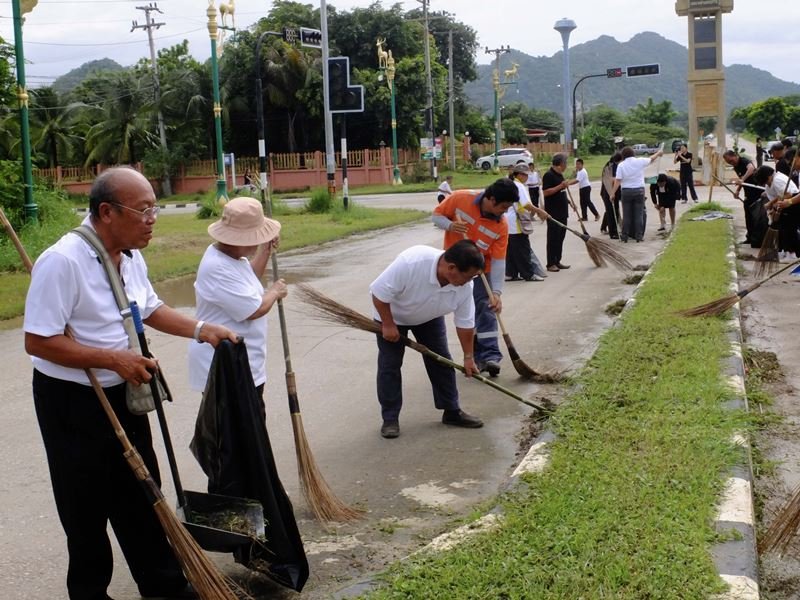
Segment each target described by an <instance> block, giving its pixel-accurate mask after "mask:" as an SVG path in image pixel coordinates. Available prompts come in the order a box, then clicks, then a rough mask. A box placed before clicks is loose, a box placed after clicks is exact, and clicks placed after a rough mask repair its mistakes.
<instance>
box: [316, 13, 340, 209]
mask: <svg viewBox="0 0 800 600" xmlns="http://www.w3.org/2000/svg"><path fill="white" fill-rule="evenodd" d="M319 20H320V31H321V32H322V109H323V111H322V112H323V115H324V120H325V171H326V174H327V179H328V194H329V195H330V196H331V197H333V196H335V195H336V156H335V155H334V149H333V116H332V115H331V99H330V89H329V88H330V85H329V83H330V82H329V81H328V6H327V4H326V3H325V0H320V3H319Z"/></svg>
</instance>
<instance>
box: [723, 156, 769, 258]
mask: <svg viewBox="0 0 800 600" xmlns="http://www.w3.org/2000/svg"><path fill="white" fill-rule="evenodd" d="M722 160H724V161H725V162H726V163H728V164H729V165H730V166H732V167H733V170H734V172H735V173H736V176H737V179H736V180H735V182H736V191H735V192H734V194H733V197H734V198H736V199H737V200H741V198H740V197H739V192H740V191H741V190H742V188H743V187H744V202H743V206H744V224H745V228H746V230H747V235H746V236H745V239H744V241H743V242H742V244H750V247H751V248H759V247H761V241H762V237H763V236H761V235H760V233H759V232H757V231H756V226H755V219H754V218H753V213H754V212H756V211H757V210H758V207H757V204H758V202H760V200H761V190H759V189H757V188H755V187H751V186H753V185H755V172H756V165H755V163H753V161H752V160H750V159H749V158H747V157H746V156H740V155H739V154H737V153H736V152H734V151H733V150H726V151H725V152H724V153H723V154H722ZM745 183H746V184H749V185H743V184H745Z"/></svg>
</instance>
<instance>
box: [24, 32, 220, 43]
mask: <svg viewBox="0 0 800 600" xmlns="http://www.w3.org/2000/svg"><path fill="white" fill-rule="evenodd" d="M203 29H204V28H199V29H192V30H190V31H183V32H181V33H172V34H170V35H162V36H159V37H154V38H153V40H164V39H167V38H173V37H178V36H181V35H186V34H189V33H196V32H198V31H203ZM25 43H26V44H36V45H37V46H69V47H72V46H77V47H83V46H129V45H131V44H141V43H142V40H132V41H130V42H106V43H104V44H57V43H55V42H32V41H30V40H25Z"/></svg>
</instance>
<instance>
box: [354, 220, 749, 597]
mask: <svg viewBox="0 0 800 600" xmlns="http://www.w3.org/2000/svg"><path fill="white" fill-rule="evenodd" d="M712 206H714V205H712ZM705 208H706V207H698V208H695V209H693V210H692V211H690V213H689V215H688V216H693V214H697V213H698V212H699V211H702V210H704V209H705ZM715 208H716V206H715ZM673 235H674V236H675V237H674V239H673V240H672V242H671V243H670V244H669V246H668V247H667V249H666V250H665V252H664V254H663V255H662V257H661V258H660V259H659V260H658V262H657V263H656V264H655V265H654V267H653V271H652V273H651V274H650V275H649V277H648V279H647V282H646V283H645V284H644V285H643V286H642V288H641V289H640V291H639V293H638V296H637V301H636V302H635V303H634V304H633V305H632V306H631V307H630V308H629V309H628V310H626V311H625V312H624V313H623V314H622V316H621V317H620V321H619V323H618V326H616V327H614V328H612V329H611V330H609V331H608V332H607V333H606V334H605V335H604V336H603V337H602V339H601V341H600V344H599V347H598V349H597V351H596V353H595V355H594V356H593V357H592V359H591V360H590V361H589V363H588V364H587V365H586V367H585V368H584V369H583V370H582V372H581V373H579V374H578V376H577V377H576V381H575V383H576V385H575V387H574V388H573V391H572V392H571V394H570V396H569V398H568V400H567V401H566V402H565V403H564V404H563V405H562V406H561V407H560V408H559V409H558V411H557V412H556V413H555V415H554V416H553V418H552V420H551V427H552V429H553V431H554V432H555V433H556V434H557V439H556V440H555V441H554V442H553V443H552V444H551V445H550V455H551V458H550V463H549V465H548V467H547V468H546V469H545V470H544V471H543V472H542V473H539V474H536V475H526V476H524V477H525V479H524V484H523V485H520V486H518V487H517V488H515V489H514V490H512V491H511V492H509V493H507V494H506V495H504V496H503V497H502V498H501V499H500V505H501V507H502V510H503V514H504V515H505V517H504V519H503V521H502V525H501V527H500V528H499V529H497V530H496V531H494V532H490V533H482V534H478V535H476V536H475V537H474V538H471V539H469V540H468V541H466V542H464V543H463V544H462V545H460V546H458V547H456V548H455V549H453V550H451V551H448V552H446V553H442V554H435V555H433V554H424V553H423V554H419V555H415V556H414V557H413V558H411V559H409V560H408V561H406V562H404V563H402V564H399V565H397V566H396V567H395V568H393V569H391V570H390V571H389V572H388V573H387V574H386V583H387V585H386V587H384V588H381V589H379V590H377V591H375V592H373V593H371V594H369V595H368V596H367V598H369V599H370V600H377V599H381V600H382V599H388V598H538V599H542V598H552V599H562V598H630V599H640V598H708V597H710V596H711V595H713V594H715V593H718V592H721V591H724V584H723V583H722V582H721V580H720V579H719V577H718V576H717V573H716V570H715V568H714V565H713V563H712V560H711V558H710V554H709V549H710V546H711V545H712V544H713V543H714V541H715V540H716V539H717V536H716V534H715V531H714V528H713V521H714V515H715V506H716V503H717V498H718V494H719V493H720V491H721V489H722V487H723V483H724V480H725V479H726V477H727V475H728V472H729V469H730V467H731V466H732V465H734V464H736V463H739V462H740V461H742V460H743V459H744V457H743V454H742V452H741V450H740V449H738V448H737V447H735V446H734V445H733V444H732V443H731V437H732V434H733V432H734V431H735V430H737V429H739V428H741V427H743V426H745V416H744V415H742V414H741V413H736V412H731V411H729V410H727V409H726V408H725V406H724V405H725V401H726V400H727V399H728V398H729V397H730V391H729V390H728V388H727V387H726V383H725V381H724V379H723V377H722V375H721V366H722V363H723V360H724V359H725V357H726V356H727V355H728V353H729V343H728V338H727V335H726V329H727V323H726V321H725V320H724V319H721V318H701V319H687V318H682V317H679V316H676V315H675V314H674V312H675V311H676V310H678V309H681V308H687V307H689V306H692V305H697V304H701V303H704V302H707V301H709V300H711V299H714V298H717V297H719V296H723V295H725V294H727V293H728V287H727V286H728V273H729V267H728V263H727V259H726V256H725V255H726V253H727V250H728V246H729V243H730V229H729V224H728V222H727V221H725V220H719V221H711V222H690V221H688V219H687V218H686V217H684V219H683V221H682V222H681V224H680V226H679V227H678V228H677V229H676V231H675V233H674V234H673ZM697 256H703V257H704V260H703V261H698V260H697V259H696V257H697Z"/></svg>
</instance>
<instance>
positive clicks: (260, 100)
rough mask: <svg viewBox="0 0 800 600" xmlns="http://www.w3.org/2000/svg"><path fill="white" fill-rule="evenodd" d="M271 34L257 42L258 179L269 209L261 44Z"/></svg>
mask: <svg viewBox="0 0 800 600" xmlns="http://www.w3.org/2000/svg"><path fill="white" fill-rule="evenodd" d="M269 33H270V32H268V31H265V32H264V33H262V34H261V35H260V36H258V41H257V42H256V128H257V130H258V178H259V184H260V185H259V187H260V188H261V204H262V205H264V208H265V209H266V208H267V203H269V202H272V200H271V199H270V196H269V181H268V180H267V143H266V139H265V133H264V90H263V88H262V83H261V44H262V42H263V41H264V38H265V37H266V36H267V35H269Z"/></svg>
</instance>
